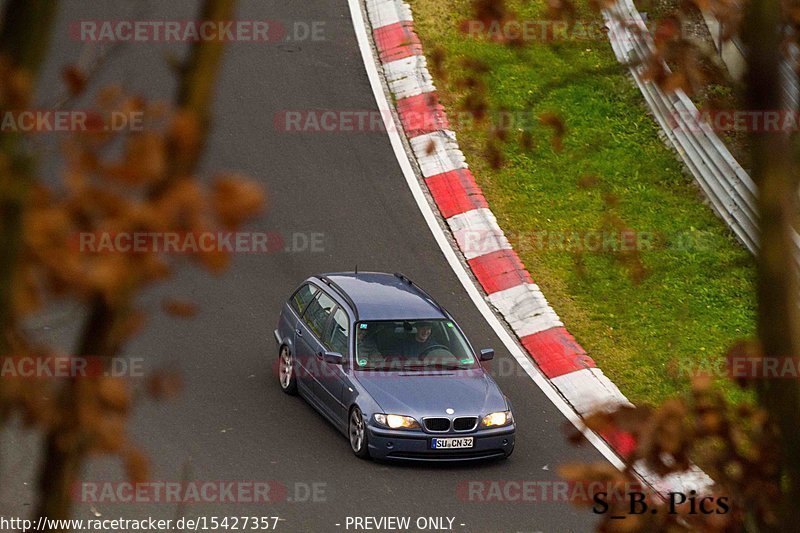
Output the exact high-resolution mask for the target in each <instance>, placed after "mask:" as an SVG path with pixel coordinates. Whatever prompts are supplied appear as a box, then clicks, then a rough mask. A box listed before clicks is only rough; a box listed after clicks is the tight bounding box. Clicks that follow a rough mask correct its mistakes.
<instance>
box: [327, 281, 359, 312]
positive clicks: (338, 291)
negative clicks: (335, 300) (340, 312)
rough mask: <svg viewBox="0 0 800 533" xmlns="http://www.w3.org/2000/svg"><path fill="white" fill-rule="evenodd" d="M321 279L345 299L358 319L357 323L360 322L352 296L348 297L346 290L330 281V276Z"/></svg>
mask: <svg viewBox="0 0 800 533" xmlns="http://www.w3.org/2000/svg"><path fill="white" fill-rule="evenodd" d="M319 279H321V280H322V282H323V283H325V284H326V285H327V286H329V287H330V288H331V289H333V290H334V291H336V292H337V293H338V294H339V296H341V297H342V298H343V299H344V301H345V302H347V303H348V304H349V305H350V308H351V309H352V310H353V314H354V315H355V317H356V322H358V307H356V303H355V302H354V301H353V299H352V298H350V295H348V294H347V293H346V292H345V291H344V289H342V288H341V287H340V286H339V285H338V284H337V283H336V282H335V281H333V280H332V279H330V278H329V277H328V276H320V277H319Z"/></svg>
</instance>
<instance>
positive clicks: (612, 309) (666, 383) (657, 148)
mask: <svg viewBox="0 0 800 533" xmlns="http://www.w3.org/2000/svg"><path fill="white" fill-rule="evenodd" d="M411 4H412V8H413V10H414V16H415V26H416V29H417V31H418V33H419V35H420V38H421V39H422V42H423V45H424V49H425V52H426V53H427V54H428V58H429V64H432V59H431V55H432V54H431V53H432V52H433V51H434V50H435V49H441V50H442V51H444V52H445V54H446V55H445V57H446V59H445V62H444V68H443V69H442V70H443V71H444V72H446V73H447V76H446V77H444V79H442V78H443V76H441V75H440V76H439V77H438V79H436V80H435V81H436V83H437V87H438V89H439V91H440V97H441V99H442V101H443V103H444V105H445V107H446V108H447V109H448V111H449V112H450V113H451V114H453V113H454V112H457V111H458V110H460V109H463V102H464V98H465V95H466V93H465V90H464V89H463V84H461V83H459V80H462V79H464V78H465V77H466V76H468V75H469V71H468V70H466V68H465V67H464V65H463V60H464V59H465V58H472V59H477V60H480V61H483V62H484V63H486V64H488V65H489V66H490V67H491V70H490V72H488V73H487V74H485V75H484V76H483V79H484V80H485V83H486V84H487V87H488V100H489V103H490V109H494V110H497V109H507V110H509V111H511V112H524V111H525V110H526V109H532V111H533V113H534V114H535V115H536V116H538V115H540V114H541V113H544V112H554V113H556V114H558V115H559V116H561V117H562V119H563V121H564V123H565V125H566V128H567V131H566V135H565V136H564V138H563V145H564V148H563V151H561V152H556V151H555V150H554V149H553V147H552V145H551V142H550V141H551V137H552V129H550V128H548V127H546V126H544V125H541V124H539V123H538V122H537V123H535V124H534V125H533V126H532V133H533V139H534V143H533V147H530V148H529V149H525V148H523V146H522V143H521V142H520V137H519V132H516V131H512V132H510V133H511V135H510V136H509V138H508V140H507V141H506V142H505V143H504V144H503V145H502V152H503V155H504V158H505V164H504V166H503V167H501V168H499V169H497V168H493V167H492V166H491V165H490V164H489V163H488V159H487V157H486V140H487V136H488V135H487V131H488V129H489V128H487V127H481V126H477V127H474V126H473V127H466V126H465V127H458V126H455V129H456V132H457V134H458V138H459V142H460V144H461V148H462V149H463V150H464V152H465V154H466V156H467V161H468V162H469V163H470V167H471V169H472V170H473V172H474V174H475V176H476V178H477V180H478V182H479V183H480V185H481V186H482V187H483V190H484V193H485V194H486V196H487V198H488V200H489V203H490V205H491V207H492V210H493V211H494V213H495V214H496V215H497V218H498V221H499V223H500V225H501V227H502V228H503V229H504V230H505V231H506V232H507V233H508V234H509V236H510V238H511V239H512V242H514V243H515V247H516V248H517V251H518V252H519V253H520V256H521V258H522V260H523V261H524V263H525V265H526V266H527V268H528V270H529V271H530V272H531V274H532V275H533V277H534V280H535V281H536V282H537V283H538V284H539V285H540V287H541V288H542V290H543V292H544V294H545V296H546V297H547V298H548V300H549V301H550V304H551V305H552V306H553V308H555V310H556V312H558V313H559V315H560V316H561V318H562V320H563V321H564V323H565V325H566V326H567V328H568V329H569V330H570V331H571V332H572V333H573V335H575V336H576V338H577V339H578V341H579V342H580V343H581V344H582V345H583V346H584V347H585V348H586V349H587V351H588V352H589V353H590V355H591V356H592V357H593V358H594V359H595V360H596V361H597V363H598V366H600V367H601V368H602V369H603V371H604V372H605V373H606V374H607V375H608V376H609V377H610V378H611V379H612V380H613V381H614V382H615V383H616V384H617V385H618V386H619V387H620V389H621V390H622V391H623V392H624V393H625V394H626V395H627V396H628V397H629V398H630V399H631V400H632V401H633V402H634V403H660V401H662V400H663V399H664V398H666V397H668V396H672V395H674V394H676V393H680V392H683V391H685V390H687V388H688V384H689V376H688V373H687V372H682V371H680V370H676V369H682V368H696V367H699V366H701V365H704V364H705V365H709V364H713V363H714V362H715V361H719V358H720V357H721V355H722V354H723V353H724V352H725V350H726V349H727V348H729V347H730V345H731V344H733V342H734V341H735V340H737V339H740V338H744V337H750V336H752V335H753V334H754V330H755V323H754V320H755V296H754V278H755V269H754V262H753V259H752V257H751V256H750V254H748V253H747V252H746V251H745V250H744V249H743V248H742V247H741V246H740V245H739V244H738V243H737V242H736V241H735V239H734V237H733V236H732V235H731V233H730V232H729V231H728V230H727V228H726V227H725V225H724V223H723V222H722V221H721V220H720V219H718V218H717V217H716V216H715V215H714V214H713V213H712V211H711V209H710V208H709V207H708V206H706V205H705V204H704V203H703V199H702V196H701V194H700V192H699V190H698V189H697V187H696V186H695V185H694V183H693V181H692V179H691V177H689V176H688V175H686V174H684V173H683V171H682V165H681V163H679V161H678V159H677V156H676V155H675V154H674V153H673V152H672V151H671V150H670V149H668V148H667V147H666V146H665V145H664V143H663V142H662V141H661V140H660V137H659V131H658V126H657V125H656V123H655V122H654V120H653V119H652V118H651V116H650V115H649V114H648V111H647V109H646V108H645V104H644V101H643V99H642V96H641V94H640V93H639V91H638V90H637V89H636V88H635V86H634V85H633V83H632V82H631V81H630V80H629V78H628V77H627V76H626V74H625V71H624V69H623V68H622V67H620V66H619V65H618V63H617V61H616V59H615V57H614V55H613V53H612V51H611V48H610V45H609V44H608V42H607V41H606V40H596V41H589V40H582V41H572V42H568V41H562V42H558V43H554V44H549V45H548V44H544V43H534V42H529V43H528V44H527V45H526V46H525V47H523V48H511V47H508V46H503V45H502V44H499V43H495V42H489V41H487V40H485V39H474V38H469V37H467V36H465V35H464V34H462V33H461V32H460V31H459V25H460V23H461V21H463V20H464V19H467V18H469V16H470V15H469V13H470V5H471V2H470V1H469V0H411ZM507 4H508V5H509V7H511V8H512V9H514V10H515V12H516V13H517V18H518V19H520V20H538V19H541V18H543V16H542V10H543V9H544V7H543V6H544V3H543V2H536V3H534V2H519V1H509V2H507ZM579 17H580V18H582V19H587V18H589V17H591V18H594V19H597V20H599V17H598V15H595V14H593V13H591V12H588V11H586V10H583V11H582V12H581V13H579ZM436 70H437V69H434V76H436ZM587 175H593V176H596V177H597V178H598V180H597V183H596V184H594V185H592V186H589V187H587V186H585V183H584V181H582V179H583V178H584V177H585V176H587ZM582 184H583V185H582ZM620 225H621V226H624V227H626V228H632V229H634V230H636V231H639V232H644V233H646V234H649V235H652V236H653V237H652V240H653V242H654V244H653V246H652V247H651V248H650V249H646V250H643V251H641V253H640V254H639V255H638V261H639V262H640V264H641V266H642V267H643V268H644V271H645V275H644V277H643V278H637V276H636V275H635V269H634V268H633V267H631V263H630V262H629V261H627V260H626V257H628V258H629V259H630V257H629V256H626V254H621V253H619V252H613V251H612V252H584V253H582V254H576V253H573V252H572V251H569V250H564V249H560V248H559V247H558V246H557V245H546V244H541V241H537V242H532V240H531V238H532V237H531V236H532V235H541V233H537V232H543V231H545V232H573V231H577V232H603V231H609V232H613V228H615V227H618V226H620ZM633 259H634V261H635V260H636V257H634V258H633ZM720 386H721V387H723V388H724V390H725V392H726V394H727V395H728V396H729V397H730V398H731V399H733V400H737V399H740V398H744V397H745V395H744V394H743V393H741V392H739V391H738V389H736V388H735V387H734V386H733V385H732V384H730V383H728V382H721V383H720Z"/></svg>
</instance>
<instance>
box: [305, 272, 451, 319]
mask: <svg viewBox="0 0 800 533" xmlns="http://www.w3.org/2000/svg"><path fill="white" fill-rule="evenodd" d="M319 278H320V279H323V278H327V279H329V280H330V281H331V282H333V283H334V284H335V285H336V286H338V287H339V288H340V289H341V290H342V291H344V292H345V293H346V294H347V296H348V297H349V298H350V300H351V301H352V304H353V305H355V307H356V309H355V311H356V314H357V315H358V319H359V320H418V319H437V318H449V317H448V316H447V315H446V313H445V311H444V310H443V309H442V308H441V307H439V306H438V304H437V303H436V302H434V301H433V300H432V299H431V298H430V296H428V295H427V294H426V293H425V292H424V291H422V289H420V288H419V287H417V286H415V285H414V284H413V283H412V282H411V280H409V279H408V278H406V277H405V276H401V275H400V274H386V273H383V272H358V273H355V272H333V273H330V274H323V275H321V276H319ZM323 281H324V279H323ZM334 292H335V291H334Z"/></svg>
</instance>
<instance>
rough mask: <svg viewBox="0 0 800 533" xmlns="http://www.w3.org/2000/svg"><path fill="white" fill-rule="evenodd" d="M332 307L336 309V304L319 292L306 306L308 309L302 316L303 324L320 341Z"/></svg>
mask: <svg viewBox="0 0 800 533" xmlns="http://www.w3.org/2000/svg"><path fill="white" fill-rule="evenodd" d="M334 307H336V302H335V301H333V299H332V298H331V297H330V296H328V295H327V294H325V293H324V292H322V291H319V292H317V295H316V297H315V298H314V299H313V300H312V301H311V303H310V304H308V309H307V310H306V312H305V314H304V315H303V322H305V323H306V326H308V329H310V330H311V331H313V332H314V333H315V334H316V336H317V337H319V338H320V339H322V338H323V332H324V331H325V324H326V323H327V322H328V317H330V316H331V312H332V311H333V308H334Z"/></svg>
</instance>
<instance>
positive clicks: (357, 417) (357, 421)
mask: <svg viewBox="0 0 800 533" xmlns="http://www.w3.org/2000/svg"><path fill="white" fill-rule="evenodd" d="M367 433H368V431H367V425H366V424H365V423H364V416H363V415H362V414H361V409H359V408H358V406H355V407H353V408H352V409H351V410H350V416H349V417H348V422H347V437H348V440H349V441H350V449H351V450H352V451H353V454H354V455H355V456H356V457H358V458H359V459H367V458H369V443H368V441H367V439H368V437H367Z"/></svg>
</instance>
